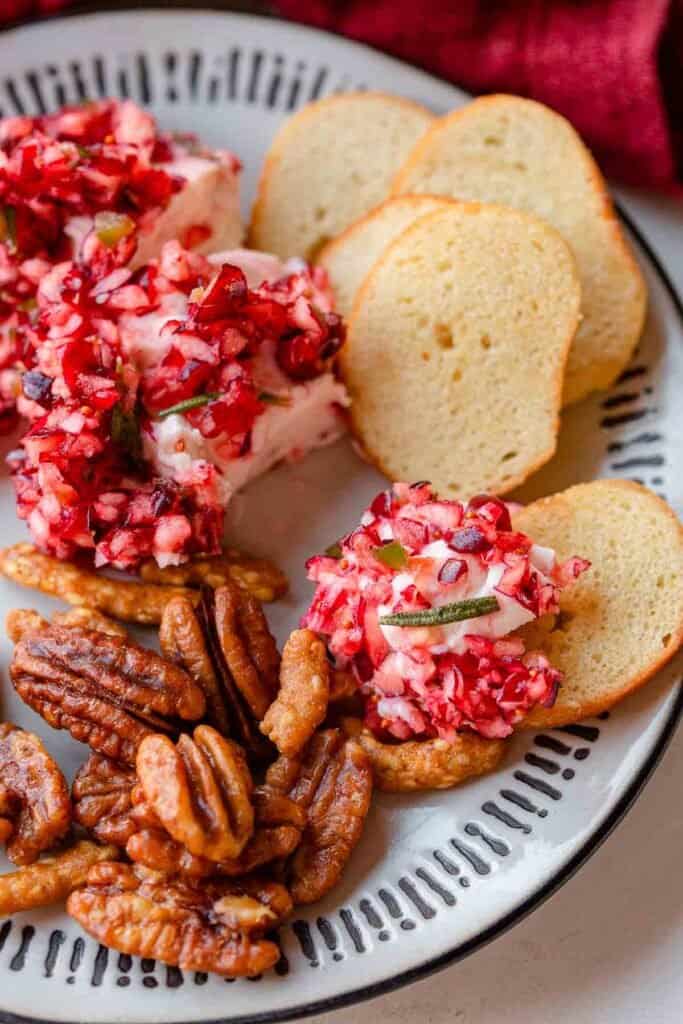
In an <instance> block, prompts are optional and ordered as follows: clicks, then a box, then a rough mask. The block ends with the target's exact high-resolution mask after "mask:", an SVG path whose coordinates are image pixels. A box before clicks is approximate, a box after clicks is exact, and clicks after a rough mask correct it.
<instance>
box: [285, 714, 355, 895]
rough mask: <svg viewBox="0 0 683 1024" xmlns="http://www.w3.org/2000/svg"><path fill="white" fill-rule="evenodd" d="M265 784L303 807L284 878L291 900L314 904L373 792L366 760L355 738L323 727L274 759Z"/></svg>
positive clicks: (336, 873)
mask: <svg viewBox="0 0 683 1024" xmlns="http://www.w3.org/2000/svg"><path fill="white" fill-rule="evenodd" d="M266 784H267V785H269V786H270V787H271V788H272V789H274V790H275V791H278V792H288V793H289V795H290V797H291V798H292V799H293V800H294V801H295V802H296V803H298V804H299V806H300V807H302V808H304V809H305V810H306V815H307V824H306V828H305V829H304V834H303V837H302V840H301V844H300V845H299V847H298V849H297V850H296V852H295V854H294V857H293V859H292V861H291V864H290V867H289V879H290V889H291V893H292V899H293V900H294V902H295V904H296V903H313V902H315V901H316V900H318V899H320V898H321V896H324V894H325V893H326V892H328V891H329V890H330V889H331V888H332V887H333V886H334V885H335V883H336V882H337V880H338V879H339V877H340V875H341V873H342V871H343V870H344V867H345V866H346V863H347V861H348V859H349V857H350V856H351V853H352V852H353V849H354V847H355V846H356V844H357V843H358V840H359V839H360V837H361V834H362V831H363V825H364V822H365V818H366V817H367V814H368V811H369V809H370V799H371V796H372V771H371V768H370V762H369V759H368V757H367V754H366V753H365V752H364V750H363V749H362V747H361V746H360V745H359V744H358V743H356V742H355V740H349V739H345V738H344V735H343V733H342V732H341V731H340V730H339V729H326V730H324V731H323V732H319V733H316V735H315V736H314V737H313V739H312V740H311V741H310V743H309V744H308V746H307V748H306V749H305V751H304V752H303V754H302V755H301V756H300V757H298V758H288V757H285V756H281V757H280V758H278V760H277V761H276V762H275V764H274V765H271V767H270V768H269V769H268V772H267V774H266Z"/></svg>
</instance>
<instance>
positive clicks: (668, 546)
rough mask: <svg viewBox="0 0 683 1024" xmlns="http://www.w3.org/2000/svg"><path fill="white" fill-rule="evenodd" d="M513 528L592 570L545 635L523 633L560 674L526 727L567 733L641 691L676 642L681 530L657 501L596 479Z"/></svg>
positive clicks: (682, 621)
mask: <svg viewBox="0 0 683 1024" xmlns="http://www.w3.org/2000/svg"><path fill="white" fill-rule="evenodd" d="M514 526H515V528H517V529H520V530H523V531H524V532H526V533H528V534H530V536H532V537H533V538H534V541H536V543H538V544H542V545H545V546H547V547H552V548H555V550H556V551H557V552H558V555H559V556H560V557H562V558H564V557H568V556H570V555H579V556H581V557H582V558H588V559H589V560H590V562H591V563H592V565H591V568H590V569H588V570H587V571H586V572H585V573H584V574H583V575H582V576H580V577H579V579H578V580H577V581H576V583H573V584H572V585H571V587H568V588H567V590H565V591H564V592H563V593H562V596H561V598H560V615H559V616H558V617H557V619H556V622H555V625H554V628H553V629H552V630H551V631H548V629H547V628H544V626H543V623H542V621H539V622H538V623H533V624H531V625H530V626H526V627H524V630H523V633H522V635H523V636H524V639H525V641H526V644H527V649H529V650H531V649H533V648H534V647H537V648H541V649H542V650H543V651H544V652H545V653H546V654H547V655H548V657H549V658H550V661H551V663H552V664H553V665H554V666H555V668H558V669H560V671H561V672H563V673H564V682H563V684H562V686H561V687H560V692H559V694H558V698H557V701H556V702H555V705H554V706H553V707H552V708H537V709H536V710H535V711H533V712H532V714H531V715H530V716H529V717H528V718H527V719H526V720H525V722H524V723H523V724H524V725H525V726H527V727H528V728H532V729H537V728H544V727H546V726H555V725H566V724H568V723H569V722H576V721H577V720H578V719H581V718H587V717H588V716H592V715H597V714H599V713H600V712H601V711H606V710H607V709H608V708H611V707H612V705H613V704H616V702H617V701H619V700H621V699H622V697H625V696H626V694H628V693H630V692H631V691H632V690H635V689H636V688H637V687H639V686H642V685H643V683H646V682H647V680H648V679H650V678H651V677H652V676H653V675H654V674H655V672H656V671H657V670H658V669H659V668H660V667H661V666H662V665H664V663H665V662H667V661H668V660H669V659H670V658H671V657H672V656H673V655H674V654H675V653H676V651H677V650H678V649H679V647H680V646H681V643H682V642H683V528H682V527H681V524H680V523H679V521H678V519H677V518H676V516H675V514H674V512H673V511H672V510H671V509H670V508H669V506H668V505H666V504H665V502H663V501H662V500H661V499H660V498H658V497H657V496H656V495H654V494H653V493H652V492H651V491H648V490H647V489H646V488H645V487H641V486H640V485H639V484H635V483H631V482H630V481H627V480H596V481H595V482H594V483H589V484H579V485H578V486H577V487H570V488H569V490H567V491H563V492H562V493H561V494H555V495H552V496H551V497H549V498H542V499H541V500H540V501H535V502H534V503H533V504H532V505H528V506H527V507H526V508H524V509H522V510H521V511H520V512H519V513H517V515H516V516H515V517H514Z"/></svg>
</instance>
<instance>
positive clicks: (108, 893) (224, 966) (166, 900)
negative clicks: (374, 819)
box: [67, 863, 291, 977]
mask: <svg viewBox="0 0 683 1024" xmlns="http://www.w3.org/2000/svg"><path fill="white" fill-rule="evenodd" d="M290 908H291V901H290V899H289V894H288V893H287V890H286V889H285V888H284V887H283V886H281V885H278V884H277V883H275V882H260V881H258V880H255V879H250V880H246V879H245V880H244V881H243V882H239V883H237V882H228V881H220V882H203V883H202V884H201V885H192V884H190V883H188V882H187V881H184V880H183V881H181V880H178V879H174V880H172V881H170V880H169V879H167V878H164V877H163V876H162V877H160V876H159V875H157V874H155V873H150V872H148V871H147V870H146V869H144V868H141V867H140V866H139V865H128V864H108V863H105V864H100V865H97V866H96V867H95V868H93V869H92V870H91V871H90V874H89V876H88V881H87V884H86V885H85V887H84V888H82V889H78V890H76V892H73V893H72V894H71V896H70V897H69V899H68V902H67V910H68V912H69V913H70V914H71V916H72V917H74V918H75V919H76V920H77V921H78V922H79V924H81V925H82V927H83V928H85V930H86V931H87V932H89V933H90V934H91V935H92V936H93V937H94V938H95V939H97V940H98V942H101V943H102V944H103V945H105V946H109V947H110V948H112V949H116V950H118V951H119V952H120V953H128V954H129V955H131V956H141V957H152V958H154V959H157V960H161V961H162V962H163V963H166V964H171V965H175V966H177V967H181V968H183V969H184V970H190V971H212V972H214V973H216V974H221V975H224V976H225V977H241V976H246V977H253V976H254V975H256V974H260V973H261V972H262V971H265V970H267V969H268V968H270V967H272V966H273V965H274V964H275V963H277V961H278V959H279V957H280V950H279V948H278V946H277V945H276V944H275V943H274V942H270V941H268V940H266V939H264V938H262V936H263V933H264V932H265V931H267V930H270V929H271V928H273V927H275V926H276V925H277V924H278V922H279V921H280V920H282V918H283V917H284V916H285V915H286V914H287V913H288V912H289V910H290Z"/></svg>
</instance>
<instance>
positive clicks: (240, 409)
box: [10, 242, 346, 569]
mask: <svg viewBox="0 0 683 1024" xmlns="http://www.w3.org/2000/svg"><path fill="white" fill-rule="evenodd" d="M240 260H245V262H246V265H247V267H248V270H249V272H250V274H251V276H252V278H253V277H254V275H255V278H256V279H258V277H259V276H263V274H264V273H265V276H266V280H265V281H263V283H262V284H260V285H259V286H258V287H255V288H250V287H249V286H248V284H247V280H246V278H245V275H244V273H243V272H242V271H241V270H240V268H239V267H238V266H237V265H236V263H235V262H234V261H240ZM212 261H213V262H211V261H209V260H208V259H206V258H205V257H203V256H201V255H199V254H198V253H193V252H190V251H188V250H185V249H183V248H182V247H181V246H180V244H179V243H178V242H168V243H167V244H166V245H165V246H164V248H163V250H162V254H161V258H160V259H159V260H158V261H152V262H151V263H149V264H147V265H145V266H143V267H140V268H138V269H137V270H131V269H130V267H115V268H114V269H112V270H111V271H110V272H109V273H108V274H107V275H105V276H104V277H102V276H100V274H99V273H98V272H97V271H93V270H92V269H91V268H90V267H89V266H87V265H83V264H79V263H77V262H75V261H68V262H64V263H61V264H58V265H57V266H56V267H54V268H53V269H52V270H51V271H50V272H49V273H48V274H47V275H46V276H45V277H44V278H43V280H42V281H41V283H40V286H39V288H38V291H37V295H36V301H37V310H36V314H35V315H34V316H33V317H32V318H31V322H30V323H29V324H25V325H24V326H23V329H22V342H23V344H24V346H25V349H26V351H27V353H28V356H27V361H28V362H29V364H30V366H31V369H30V370H29V371H28V372H26V373H24V375H23V379H22V394H21V396H20V398H19V403H18V404H19V410H20V412H21V413H22V414H23V415H25V416H26V417H27V418H28V419H29V421H30V427H29V429H28V431H27V433H26V435H25V437H24V438H23V440H22V442H21V448H20V450H19V451H17V452H15V453H13V455H12V456H11V458H10V464H11V465H12V467H13V473H14V483H15V488H16V495H17V507H18V512H19V515H20V517H21V518H23V519H25V520H26V521H27V522H28V525H29V527H30V529H31V532H32V534H33V537H34V539H35V542H36V543H37V544H38V545H39V547H41V548H42V549H43V550H45V551H48V552H50V553H52V554H55V555H57V557H59V558H71V557H73V556H74V555H76V554H77V553H78V552H83V551H90V552H91V553H93V554H94V558H95V563H96V564H98V565H103V564H110V565H112V566H115V567H117V568H121V569H130V568H134V567H135V566H136V565H137V564H138V563H139V562H140V561H141V560H142V559H145V558H148V557H150V556H153V557H155V558H156V559H157V561H158V562H159V564H160V565H166V564H177V563H178V562H181V561H183V560H184V559H186V558H187V557H189V556H190V555H191V554H194V553H199V552H202V553H212V552H215V551H217V550H218V549H219V547H220V542H221V539H222V534H223V516H224V511H225V506H226V504H227V502H228V500H229V498H230V496H231V494H232V493H233V491H234V490H235V489H236V488H238V487H240V486H242V485H243V484H244V483H245V482H246V481H247V480H249V479H251V478H252V477H253V476H256V475H257V474H259V473H261V472H263V471H264V470H265V469H267V468H269V467H270V466H271V465H273V463H274V462H276V461H278V460H280V459H281V458H283V457H290V458H296V457H298V456H300V455H301V454H303V453H304V452H305V451H307V450H309V449H311V448H314V447H316V446H318V445H321V444H325V443H328V442H329V441H331V440H333V439H334V438H336V437H337V436H339V434H340V433H341V432H342V431H343V429H344V422H343V419H342V417H341V415H340V411H341V409H342V407H343V405H344V404H345V403H346V393H345V390H344V388H343V386H342V385H341V384H339V383H338V382H337V381H336V380H335V378H334V376H333V375H332V373H331V371H330V363H331V360H332V358H333V356H334V355H335V353H336V352H337V350H338V348H339V346H340V345H341V343H342V341H343V338H344V329H343V324H342V322H341V319H340V318H339V317H338V316H337V315H336V314H335V313H334V312H333V311H332V304H331V295H330V292H329V289H328V286H327V278H326V275H325V273H324V272H323V271H322V270H319V269H317V268H314V269H311V268H309V267H307V266H306V265H305V264H302V263H297V264H295V265H291V264H290V265H289V266H283V265H280V264H279V263H278V261H276V260H274V259H273V258H272V257H265V258H263V259H262V260H261V263H260V264H259V265H260V267H261V270H260V272H259V270H258V266H257V267H256V270H255V269H254V266H255V263H256V264H258V262H259V261H258V260H257V254H254V253H250V254H248V256H247V257H245V256H244V254H243V253H242V252H241V251H237V252H234V253H226V254H222V255H221V254H219V255H218V256H215V257H212ZM230 261H232V262H230ZM216 264H217V265H216Z"/></svg>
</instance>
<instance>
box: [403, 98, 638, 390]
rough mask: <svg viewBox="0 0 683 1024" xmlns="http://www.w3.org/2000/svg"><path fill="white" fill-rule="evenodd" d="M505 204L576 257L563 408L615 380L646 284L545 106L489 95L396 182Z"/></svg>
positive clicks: (420, 149)
mask: <svg viewBox="0 0 683 1024" xmlns="http://www.w3.org/2000/svg"><path fill="white" fill-rule="evenodd" d="M415 192H427V193H430V194H433V195H447V196H453V197H455V198H456V199H476V200H479V201H481V202H491V203H504V204H506V205H508V206H514V207H517V208H518V209H520V210H528V211H530V212H531V213H535V214H537V215H538V216H539V217H542V218H543V219H544V220H547V221H548V223H549V224H552V225H553V226H554V227H556V228H557V230H558V231H559V232H560V233H561V234H562V235H563V236H564V238H565V239H566V240H567V242H568V243H569V245H570V246H571V248H572V250H573V252H574V255H575V257H576V261H577V265H578V268H579V275H580V279H581V291H582V314H583V321H582V323H581V326H580V327H579V330H578V332H577V335H576V338H575V340H574V344H573V345H572V349H571V351H570V353H569V360H568V363H567V373H566V378H565V384H564V403H565V404H567V403H569V402H575V401H577V400H578V399H580V398H582V397H583V396H584V395H586V394H588V392H590V391H593V390H596V389H600V388H606V387H608V386H609V385H610V384H612V383H613V382H614V380H615V379H616V378H617V377H618V375H619V374H620V373H621V371H622V370H623V368H624V366H625V365H626V363H627V362H628V360H629V359H630V357H631V355H632V353H633V350H634V348H635V345H636V342H637V341H638V338H639V337H640V334H641V331H642V328H643V322H644V318H645V307H646V288H645V282H644V280H643V277H642V275H641V273H640V270H639V269H638V265H637V263H636V261H635V259H634V256H633V253H632V251H631V248H630V246H629V244H628V242H627V241H626V239H625V237H624V235H623V233H622V231H621V229H620V227H619V223H618V220H617V218H616V216H615V213H614V209H613V207H612V203H611V201H610V198H609V195H608V192H607V188H606V185H605V182H604V180H603V177H602V175H601V174H600V171H599V170H598V167H597V165H596V163H595V161H594V160H593V157H592V156H591V154H590V153H589V151H588V150H587V149H586V147H585V146H584V144H583V142H582V141H581V139H580V138H579V136H578V135H577V133H576V132H575V131H574V129H573V128H572V126H571V125H570V124H569V122H568V121H566V120H565V119H564V118H563V117H561V116H560V115H559V114H556V113H554V112H553V111H552V110H549V109H548V108H547V107H545V106H543V105H542V104H541V103H536V102H534V101H533V100H525V99H520V98H519V97H517V96H486V97H482V98H481V99H477V100H475V101H474V102H473V103H470V104H468V105H467V106H466V107H464V108H462V109H461V110H457V111H455V112H454V113H452V114H449V115H448V116H447V117H444V118H441V119H440V120H438V121H436V122H435V123H434V125H433V127H432V128H431V129H430V131H429V132H428V133H427V134H426V135H425V136H423V138H422V139H421V140H420V141H419V142H418V143H417V145H416V146H415V149H414V150H413V152H412V153H411V155H410V156H409V158H408V160H407V161H406V163H405V165H404V167H403V168H402V169H401V170H400V171H399V173H398V175H397V177H396V179H395V181H394V185H393V193H394V195H401V194H403V193H411V194H412V193H415Z"/></svg>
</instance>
